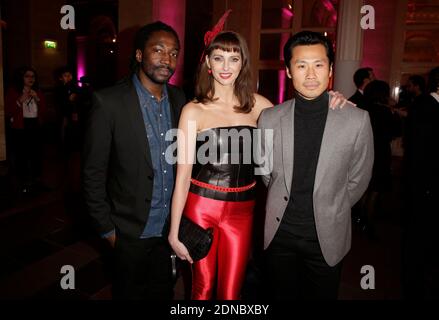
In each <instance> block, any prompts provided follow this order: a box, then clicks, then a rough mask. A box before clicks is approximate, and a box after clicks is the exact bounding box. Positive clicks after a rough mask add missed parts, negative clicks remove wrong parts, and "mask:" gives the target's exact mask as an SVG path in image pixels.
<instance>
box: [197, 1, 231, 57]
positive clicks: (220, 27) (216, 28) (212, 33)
mask: <svg viewBox="0 0 439 320" xmlns="http://www.w3.org/2000/svg"><path fill="white" fill-rule="evenodd" d="M230 12H232V9H229V10H227V11H226V12H224V14H223V16H222V17H221V18H220V19H219V20H218V22H217V23H216V25H215V26H214V27H213V28H212V30H209V31H207V32H206V33H205V34H204V50H203V54H202V55H201V59H200V62H201V61H203V58H204V53H205V51H206V48H207V47H208V46H209V45H210V43H211V42H212V40H213V39H214V38H215V37H216V36H217V35H218V33H220V32H221V31H223V29H224V24H225V23H226V20H227V18H228V16H229V14H230Z"/></svg>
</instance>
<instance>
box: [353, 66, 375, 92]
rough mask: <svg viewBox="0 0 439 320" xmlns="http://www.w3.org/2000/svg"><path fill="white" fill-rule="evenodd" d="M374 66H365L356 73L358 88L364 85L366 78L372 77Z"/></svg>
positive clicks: (355, 80) (355, 81) (355, 78)
mask: <svg viewBox="0 0 439 320" xmlns="http://www.w3.org/2000/svg"><path fill="white" fill-rule="evenodd" d="M372 71H373V70H372V68H370V67H365V68H360V69H358V70H357V71H355V73H354V83H355V86H356V87H357V88H359V87H361V86H362V85H363V82H364V80H366V79H369V78H370V73H371V72H372Z"/></svg>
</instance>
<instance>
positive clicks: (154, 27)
mask: <svg viewBox="0 0 439 320" xmlns="http://www.w3.org/2000/svg"><path fill="white" fill-rule="evenodd" d="M158 31H165V32H169V33H171V34H172V35H173V36H174V37H175V39H176V40H177V44H178V46H179V47H180V39H179V38H178V34H177V32H176V31H175V30H174V29H173V28H172V27H171V26H170V25H167V24H166V23H164V22H162V21H156V22H153V23H149V24H147V25H145V26H143V27H142V28H140V29H139V30H138V31H137V33H136V35H135V37H134V44H133V51H132V53H131V57H130V69H131V71H132V72H137V70H138V67H139V63H138V62H137V60H136V50H141V51H142V52H143V49H145V44H146V43H147V42H148V40H149V38H151V36H152V34H153V33H155V32H158Z"/></svg>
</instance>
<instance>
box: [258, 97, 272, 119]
mask: <svg viewBox="0 0 439 320" xmlns="http://www.w3.org/2000/svg"><path fill="white" fill-rule="evenodd" d="M254 97H255V106H254V109H255V112H256V113H257V114H258V115H259V114H260V113H261V112H262V110H264V109H266V108H270V107H272V106H273V103H271V101H270V100H268V99H267V98H265V97H264V96H261V95H260V94H258V93H254Z"/></svg>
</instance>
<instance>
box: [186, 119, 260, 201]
mask: <svg viewBox="0 0 439 320" xmlns="http://www.w3.org/2000/svg"><path fill="white" fill-rule="evenodd" d="M254 129H255V128H254V127H252V126H232V127H218V128H212V129H207V130H203V131H201V132H199V133H198V135H197V147H196V150H197V154H196V160H195V163H194V165H193V168H192V178H193V179H195V180H197V181H201V182H204V183H208V184H209V185H213V186H219V187H227V188H234V187H243V186H247V185H250V184H251V183H253V182H254V180H255V179H254V162H253V142H252V141H253V130H254ZM254 189H255V188H252V189H250V190H247V191H242V192H222V191H218V190H212V189H209V188H205V187H200V186H197V185H194V184H193V183H191V187H190V191H191V192H193V193H195V194H197V195H200V196H203V197H206V198H211V199H216V200H224V201H246V200H253V199H254V198H255V191H254Z"/></svg>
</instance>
